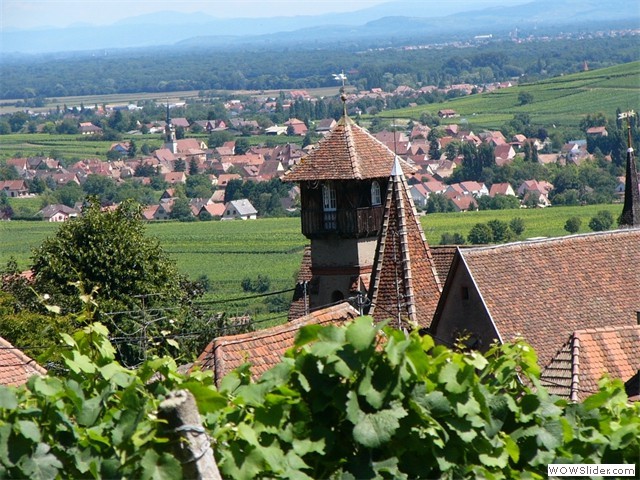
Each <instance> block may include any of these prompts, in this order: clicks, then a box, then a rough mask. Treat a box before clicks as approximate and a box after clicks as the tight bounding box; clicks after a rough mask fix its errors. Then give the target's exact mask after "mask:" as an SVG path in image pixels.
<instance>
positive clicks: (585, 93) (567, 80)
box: [380, 62, 640, 128]
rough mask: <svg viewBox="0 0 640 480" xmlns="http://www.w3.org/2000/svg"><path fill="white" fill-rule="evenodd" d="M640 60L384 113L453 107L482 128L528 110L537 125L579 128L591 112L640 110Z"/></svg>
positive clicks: (416, 114) (458, 119)
mask: <svg viewBox="0 0 640 480" xmlns="http://www.w3.org/2000/svg"><path fill="white" fill-rule="evenodd" d="M639 69H640V62H630V63H626V64H623V65H617V66H615V67H609V68H603V69H599V70H593V71H589V72H581V73H575V74H572V75H566V76H562V77H556V78H552V79H548V80H544V81H541V82H538V83H532V84H522V85H518V86H514V87H510V88H505V89H501V90H496V91H493V92H489V93H483V94H479V95H470V96H466V97H461V98H457V99H453V100H450V101H448V102H444V103H438V104H431V105H422V106H417V107H411V108H405V109H398V110H389V111H385V112H382V113H381V114H380V116H381V117H387V118H392V117H393V118H412V119H416V120H417V119H418V118H420V115H421V114H422V113H424V112H429V113H430V114H432V115H435V114H437V112H438V110H440V109H453V110H455V111H456V112H457V113H458V114H459V115H460V116H459V117H456V118H453V119H451V120H449V122H454V123H467V124H468V125H470V126H472V127H475V128H479V127H483V128H499V127H500V126H501V125H503V124H504V123H505V122H507V121H509V120H511V119H512V118H513V116H514V115H515V114H518V113H526V114H529V115H530V117H531V122H532V123H533V124H535V125H546V126H548V127H551V126H552V125H556V126H564V127H573V128H576V127H577V126H578V125H579V123H580V120H581V119H582V118H584V117H585V116H586V115H587V114H589V113H595V112H603V113H605V115H607V116H608V117H611V118H612V117H613V115H614V114H615V111H616V108H621V109H622V110H629V109H632V108H633V109H637V108H638V103H639V102H640V76H639V75H638V70H639ZM523 92H526V93H529V94H531V95H532V98H533V100H532V101H531V102H530V103H527V104H525V105H520V101H519V99H518V95H519V94H520V93H523Z"/></svg>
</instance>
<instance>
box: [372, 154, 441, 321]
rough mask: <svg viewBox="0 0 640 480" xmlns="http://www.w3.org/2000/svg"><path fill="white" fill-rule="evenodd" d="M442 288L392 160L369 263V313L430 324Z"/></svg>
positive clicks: (398, 163)
mask: <svg viewBox="0 0 640 480" xmlns="http://www.w3.org/2000/svg"><path fill="white" fill-rule="evenodd" d="M441 291H442V288H441V286H440V280H439V278H438V273H437V271H436V267H435V264H434V262H433V258H432V256H431V251H430V250H429V245H428V244H427V240H426V238H425V236H424V231H423V230H422V226H421V225H420V222H419V220H418V217H417V214H416V210H415V206H414V204H413V199H412V198H411V194H410V192H409V187H408V185H407V182H406V180H405V178H404V174H403V173H402V168H401V166H400V162H399V161H398V160H396V162H395V164H394V168H393V170H392V171H391V177H390V179H389V187H388V189H387V199H386V201H385V208H384V219H383V222H382V230H381V232H380V238H379V239H378V245H377V248H376V255H375V260H374V264H373V271H372V277H371V289H370V292H369V298H370V300H371V307H370V309H369V314H370V315H372V316H373V317H374V318H376V319H377V320H382V319H386V318H391V319H393V320H392V323H391V324H392V325H394V326H396V327H398V328H400V327H404V328H408V327H410V324H413V325H419V326H421V327H428V326H429V324H430V323H431V319H432V318H433V313H434V312H435V309H436V305H437V304H438V299H439V298H440V292H441ZM395 320H398V321H399V322H401V323H402V324H401V325H398V324H397V322H396V323H394V321H395Z"/></svg>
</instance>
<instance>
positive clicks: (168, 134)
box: [164, 102, 178, 155]
mask: <svg viewBox="0 0 640 480" xmlns="http://www.w3.org/2000/svg"><path fill="white" fill-rule="evenodd" d="M164 148H166V149H168V150H169V151H170V152H171V153H173V154H174V155H175V154H176V153H178V141H177V140H176V127H175V126H174V125H173V123H171V116H170V115H169V102H167V120H166V125H165V127H164Z"/></svg>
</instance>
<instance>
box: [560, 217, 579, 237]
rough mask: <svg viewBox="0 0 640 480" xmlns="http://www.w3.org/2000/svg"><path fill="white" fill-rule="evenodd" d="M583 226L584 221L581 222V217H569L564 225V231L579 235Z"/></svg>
mask: <svg viewBox="0 0 640 480" xmlns="http://www.w3.org/2000/svg"><path fill="white" fill-rule="evenodd" d="M581 226H582V220H580V217H569V218H568V219H567V221H566V222H565V224H564V229H565V230H566V231H567V232H569V233H571V234H573V233H578V231H579V230H580V227H581Z"/></svg>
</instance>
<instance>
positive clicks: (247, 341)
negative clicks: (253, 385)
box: [195, 302, 358, 384]
mask: <svg viewBox="0 0 640 480" xmlns="http://www.w3.org/2000/svg"><path fill="white" fill-rule="evenodd" d="M357 316H358V311H357V310H356V309H354V308H353V307H352V306H351V305H349V303H347V302H344V303H341V304H339V305H335V306H332V307H328V308H324V309H322V310H317V311H315V312H312V313H311V314H309V315H307V316H305V317H302V318H299V319H297V320H295V321H292V322H288V323H285V324H284V325H279V326H277V327H272V328H266V329H264V330H258V331H256V332H250V333H243V334H240V335H230V336H226V337H219V338H216V339H214V340H213V341H212V342H211V343H209V345H207V347H206V348H205V349H204V351H203V352H202V354H200V356H199V357H198V359H197V360H196V363H195V364H196V365H199V366H200V368H201V369H202V370H213V372H214V378H215V381H216V384H219V383H220V381H221V380H222V378H223V377H224V376H225V375H226V374H227V373H229V372H231V371H232V370H234V369H235V368H237V367H239V366H241V365H242V364H244V363H246V362H249V363H251V365H252V366H251V373H252V376H253V378H254V379H255V378H259V377H260V376H261V375H262V374H263V373H265V372H266V371H267V370H269V369H270V368H272V367H274V366H275V365H277V364H278V363H279V362H280V361H281V359H282V356H283V354H284V353H285V351H287V350H288V349H289V348H291V347H292V346H293V342H294V340H295V337H296V335H297V333H298V330H299V329H300V328H302V327H303V326H305V325H312V324H317V325H330V324H333V325H340V324H342V323H345V322H347V321H350V320H353V319H354V318H356V317H357Z"/></svg>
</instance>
